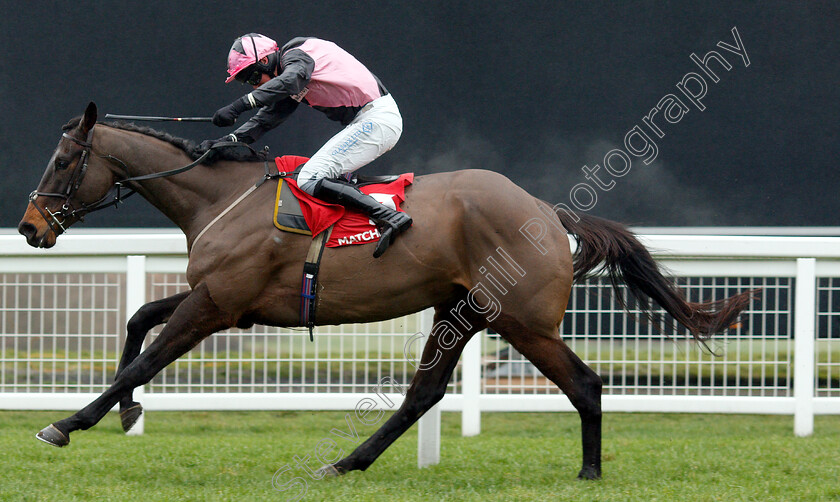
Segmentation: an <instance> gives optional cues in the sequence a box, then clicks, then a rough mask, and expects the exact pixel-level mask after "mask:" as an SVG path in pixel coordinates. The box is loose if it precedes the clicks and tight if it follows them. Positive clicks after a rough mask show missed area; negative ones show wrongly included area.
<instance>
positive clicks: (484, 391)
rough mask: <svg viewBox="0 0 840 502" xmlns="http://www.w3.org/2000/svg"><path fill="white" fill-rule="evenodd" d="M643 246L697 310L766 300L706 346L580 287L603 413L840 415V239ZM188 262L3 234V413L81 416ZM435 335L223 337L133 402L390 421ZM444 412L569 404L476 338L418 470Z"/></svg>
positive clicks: (426, 437)
mask: <svg viewBox="0 0 840 502" xmlns="http://www.w3.org/2000/svg"><path fill="white" fill-rule="evenodd" d="M641 239H642V241H643V242H644V243H645V244H646V245H647V246H649V248H650V249H651V250H652V252H653V253H654V255H655V256H656V257H657V259H658V260H659V261H660V262H661V264H662V265H664V266H665V267H666V268H667V269H668V270H669V271H670V273H671V274H672V275H673V276H675V277H677V278H678V279H679V280H680V281H681V283H682V284H683V286H684V289H685V291H686V294H687V295H688V297H689V299H690V300H692V301H701V300H713V299H721V298H724V297H726V296H729V295H731V294H733V293H735V292H737V291H743V290H746V289H757V288H760V289H761V291H760V293H758V300H757V301H756V302H754V304H753V305H752V306H751V307H750V309H749V310H748V311H746V313H745V315H744V321H743V322H742V323H739V324H737V325H735V326H733V327H732V328H731V329H730V330H728V332H727V333H725V334H723V335H720V336H717V337H715V338H714V339H713V340H712V341H711V342H710V343H709V349H710V350H711V351H712V353H710V351H709V350H708V349H705V348H703V347H702V346H700V345H698V344H696V343H694V342H691V341H689V340H688V338H687V336H686V333H685V330H684V329H681V328H679V327H678V326H675V325H674V323H673V320H672V319H670V318H669V317H668V316H663V318H662V320H661V321H660V322H658V323H655V324H651V323H639V322H637V321H636V318H635V317H634V316H632V315H630V316H628V315H627V314H625V313H624V312H623V311H622V309H621V308H620V306H619V305H618V303H617V301H616V300H615V298H614V295H612V294H611V293H610V291H609V290H610V287H609V286H608V284H607V283H606V282H604V281H603V280H601V279H600V278H595V279H592V280H589V281H587V282H586V283H584V284H581V285H577V286H575V288H574V290H573V294H572V298H571V299H570V303H569V309H568V310H567V315H566V319H565V321H564V322H563V325H562V327H561V334H562V336H563V337H564V339H565V340H566V341H567V343H569V345H570V346H571V347H572V349H573V350H574V351H575V352H576V353H577V354H578V355H580V357H581V358H582V359H583V360H584V361H586V362H587V363H588V364H590V365H591V366H592V368H593V369H594V370H595V371H597V372H598V373H599V374H601V375H602V377H603V379H604V397H603V409H604V411H608V412H615V411H624V412H703V413H706V412H709V413H773V414H790V415H794V417H795V419H794V432H795V433H796V434H797V435H808V434H811V433H812V431H813V416H814V414H840V237H761V236H732V235H718V236H710V235H705V236H690V235H642V236H641ZM514 258H515V257H514ZM186 263H187V258H186V244H185V240H184V238H183V236H182V235H181V234H179V233H174V232H166V231H162V232H155V233H149V232H131V231H121V232H119V233H118V232H114V231H112V232H111V233H103V232H95V231H94V232H88V233H83V232H78V233H72V234H70V235H65V236H62V237H61V238H60V239H59V240H58V244H57V245H56V246H55V247H54V248H53V249H50V250H36V249H33V248H30V247H29V246H27V245H26V243H25V242H24V239H23V238H22V237H21V236H19V235H11V234H10V232H9V233H7V234H6V235H0V287H2V292H0V294H2V298H0V302H2V304H0V308H2V319H1V320H0V323H1V324H2V325H0V409H27V410H36V409H51V410H59V409H60V410H76V409H79V408H81V407H82V406H84V405H85V404H87V403H88V402H90V401H91V400H93V399H94V398H95V397H96V396H97V395H98V394H99V393H100V392H102V391H103V390H104V389H105V388H106V387H107V386H108V384H109V382H111V381H112V379H113V374H114V372H115V370H116V367H117V363H118V360H119V354H120V351H121V348H122V343H123V339H124V336H125V323H126V321H127V319H128V318H129V317H130V315H131V314H133V313H134V312H135V311H136V310H137V309H138V308H139V307H140V306H141V305H142V304H143V303H145V302H147V301H151V300H154V299H159V298H162V297H164V296H169V295H172V294H174V293H177V292H179V291H183V290H184V289H186V288H187V285H186V283H185V278H184V271H185V269H186ZM633 307H634V306H633V305H632V304H631V308H633ZM430 324H431V322H430V313H429V312H426V313H420V314H415V315H412V316H407V317H405V318H401V319H395V320H392V321H388V322H381V323H375V324H370V325H348V326H329V327H320V328H318V329H317V330H316V332H315V342H314V343H312V342H310V341H309V336H308V334H307V333H306V332H305V331H304V330H300V329H296V330H290V329H279V328H270V327H264V326H255V327H254V328H252V329H250V330H231V331H229V332H225V333H221V334H218V335H215V336H212V337H210V338H209V339H207V340H206V341H204V342H203V343H202V344H200V345H199V346H198V347H196V349H194V350H193V351H191V352H190V353H189V354H187V355H185V356H184V357H182V358H181V359H180V360H179V361H176V362H175V363H173V364H172V365H170V366H169V367H168V368H166V370H164V372H162V373H161V374H160V375H159V376H157V377H156V378H155V379H154V380H153V381H152V382H150V383H149V384H148V385H146V386H145V387H144V388H143V389H138V391H137V392H136V398H137V399H138V400H139V401H141V402H142V403H143V406H144V407H145V408H146V409H147V410H353V409H354V408H356V407H357V405H360V404H361V403H362V402H366V403H367V404H365V405H364V406H371V402H373V403H377V404H378V405H379V406H380V407H381V408H383V409H385V410H388V409H390V408H393V407H394V406H397V405H399V403H400V402H401V400H402V394H401V393H400V390H401V389H402V387H401V386H405V385H407V383H408V381H409V380H410V379H411V376H412V374H413V372H414V366H413V364H412V361H411V360H410V359H411V358H412V357H415V355H416V354H417V353H418V351H419V349H420V347H421V345H422V337H419V336H416V334H417V333H424V334H428V333H429V331H430ZM154 336H156V332H153V333H152V335H151V337H150V338H149V339H147V343H148V342H149V341H150V340H151V339H153V338H154ZM412 340H413V341H414V342H417V343H414V342H412V343H409V342H410V341H412ZM407 354H408V355H407ZM376 398H378V399H376ZM371 399H373V401H371ZM440 410H444V411H461V412H463V415H462V416H463V432H464V434H466V435H472V434H477V433H478V432H479V431H480V413H481V412H489V411H572V410H573V408H572V407H571V405H570V403H569V401H568V400H567V399H566V398H565V397H564V396H562V395H561V394H560V393H559V391H558V390H557V388H556V387H555V386H554V385H553V384H552V383H551V382H548V381H547V380H546V379H545V378H544V377H543V376H542V375H540V374H539V372H537V371H536V370H535V369H534V368H533V367H532V366H531V365H530V364H528V363H527V361H524V360H523V359H522V357H521V356H520V355H519V354H517V353H516V352H515V351H513V350H511V349H510V348H509V346H508V345H507V344H505V343H504V342H503V341H502V340H500V339H499V338H498V337H497V336H495V335H494V334H492V333H490V334H488V333H481V335H480V336H476V337H475V338H474V339H473V341H471V342H470V344H469V345H468V347H467V350H465V352H464V355H463V357H462V361H461V364H460V365H459V367H458V369H457V370H456V372H455V374H454V375H453V378H452V381H451V382H450V386H449V392H448V393H447V395H446V397H445V398H444V399H443V401H442V402H441V403H440V404H439V405H438V406H437V407H436V409H435V410H433V411H432V412H430V413H428V414H427V415H426V416H425V417H424V418H423V421H422V422H421V425H420V438H421V444H422V445H425V447H421V455H420V456H421V464H429V463H434V462H435V461H436V459H437V457H436V455H437V445H438V444H439V431H438V425H439V424H438V422H437V421H438V420H439V416H440ZM139 429H140V432H142V423H140V424H139ZM424 455H425V457H424Z"/></svg>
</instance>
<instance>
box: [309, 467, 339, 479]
mask: <svg viewBox="0 0 840 502" xmlns="http://www.w3.org/2000/svg"><path fill="white" fill-rule="evenodd" d="M341 474H342V472H340V471H339V470H338V469H336V468H335V466H334V465H332V464H327V465H325V466H323V467H321V468H320V469H318V470H317V471H315V477H316V478H317V479H321V478H337V477H339V476H341Z"/></svg>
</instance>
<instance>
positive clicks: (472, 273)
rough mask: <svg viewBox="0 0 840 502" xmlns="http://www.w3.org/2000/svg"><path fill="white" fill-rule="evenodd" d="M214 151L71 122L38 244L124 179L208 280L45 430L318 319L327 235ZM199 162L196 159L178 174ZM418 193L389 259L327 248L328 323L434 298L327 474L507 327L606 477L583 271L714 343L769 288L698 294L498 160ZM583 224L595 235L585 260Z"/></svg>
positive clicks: (55, 439)
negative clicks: (400, 375)
mask: <svg viewBox="0 0 840 502" xmlns="http://www.w3.org/2000/svg"><path fill="white" fill-rule="evenodd" d="M196 157H197V154H196V150H195V144H194V143H193V142H191V141H188V140H184V139H180V138H176V137H173V136H170V135H169V134H165V133H160V132H157V131H154V130H152V129H149V128H145V127H140V126H136V125H134V124H131V123H110V122H109V123H105V122H97V109H96V105H95V104H94V103H92V102H91V103H90V104H89V105H88V107H87V109H86V110H85V112H84V114H83V115H82V116H80V117H77V118H76V119H73V120H71V121H70V122H69V123H68V124H67V125H65V126H64V128H63V133H62V136H61V138H60V139H59V143H58V146H57V147H56V149H55V151H54V153H53V154H52V157H51V158H50V160H49V163H48V164H47V168H46V171H45V172H44V175H43V178H42V179H41V181H40V184H39V186H38V188H37V190H36V191H34V192H33V193H32V195H30V201H29V204H28V206H27V208H26V212H25V214H24V216H23V219H22V220H21V222H20V224H19V226H18V230H19V232H20V233H21V234H23V235H24V236H25V237H26V240H27V242H28V243H29V244H30V245H31V246H34V247H41V248H49V247H52V246H53V245H54V244H55V242H56V239H57V238H58V237H59V235H60V234H61V233H63V232H64V231H65V230H66V229H67V228H69V227H70V226H71V225H73V224H74V223H76V222H78V221H81V220H82V219H83V218H84V216H85V215H86V214H88V213H90V212H92V211H94V210H97V209H101V208H102V207H106V206H108V205H111V204H115V203H116V201H118V200H120V199H121V195H120V194H119V193H117V195H116V197H114V200H111V201H110V202H109V197H112V195H109V194H113V190H114V188H113V187H115V186H116V187H117V188H118V192H119V189H131V190H134V191H136V193H139V194H141V195H142V196H143V197H144V198H145V199H146V200H147V201H148V202H150V203H151V204H152V205H153V206H155V207H156V208H157V209H159V210H160V211H162V212H163V213H164V214H165V215H166V216H167V217H168V218H169V219H170V220H172V222H173V223H175V224H176V225H177V226H178V227H179V228H180V229H181V230H182V231H183V233H184V235H185V236H186V240H187V247H188V253H189V264H188V266H187V271H186V277H187V281H188V283H189V286H190V289H189V290H188V291H184V292H181V293H178V294H176V295H173V296H170V297H168V298H164V299H160V300H156V301H153V302H151V303H148V304H146V305H144V306H143V307H142V308H140V309H139V310H138V312H137V313H136V314H134V315H133V316H132V317H131V319H130V320H129V322H128V324H127V335H126V340H125V347H124V350H123V353H122V356H121V359H120V363H119V366H118V369H117V372H116V375H115V378H114V382H113V384H112V385H111V386H110V387H109V388H108V389H107V390H106V391H105V392H103V393H102V394H101V395H100V396H99V397H98V398H97V399H95V400H94V401H93V402H91V403H90V404H89V405H87V406H86V407H84V408H83V409H81V410H79V411H78V412H76V413H75V414H73V415H71V416H70V417H68V418H65V419H63V420H59V421H57V422H55V423H53V424H51V425H49V426H47V427H45V428H44V429H43V430H41V431H40V432H39V433H38V434H37V437H38V439H40V440H42V441H45V442H47V443H49V444H52V445H54V446H59V447H61V446H66V445H68V444H69V442H70V433H72V432H74V431H76V430H79V429H82V430H85V429H88V428H90V427H92V426H93V425H95V424H96V423H98V422H99V421H100V420H101V419H102V418H103V416H104V415H105V414H106V413H107V412H108V411H109V410H110V409H111V408H112V407H113V406H115V405H116V404H117V403H119V404H120V416H121V419H122V425H123V428H124V429H125V430H126V431H127V430H128V429H129V428H130V427H131V426H132V425H133V424H134V422H135V421H136V420H137V418H138V417H139V415H140V413H141V411H142V407H141V405H140V403H137V402H135V401H134V399H133V390H134V389H135V388H136V387H138V386H140V385H143V384H145V383H147V382H149V381H150V380H151V379H152V378H153V377H154V376H155V375H156V374H157V373H158V372H160V371H161V370H162V369H163V368H164V367H166V366H167V365H168V364H170V363H171V362H173V361H175V360H176V359H177V358H178V357H180V356H182V355H183V354H185V353H186V352H187V351H189V350H190V349H192V348H193V347H195V346H196V345H197V344H198V343H199V342H201V341H202V340H204V339H205V338H207V337H209V336H210V335H212V334H213V333H216V332H218V331H221V330H224V329H228V328H231V327H240V328H246V327H250V326H252V325H253V324H255V323H259V324H264V325H271V326H283V327H294V326H299V325H300V322H301V321H300V317H299V304H300V281H301V275H300V272H301V267H302V263H303V261H304V257H305V256H306V254H307V250H308V248H309V246H310V243H311V239H312V238H311V237H309V236H304V235H298V234H294V233H283V232H280V231H279V230H277V229H276V228H275V227H274V226H273V225H272V224H271V221H270V215H272V214H273V206H274V204H275V198H274V193H273V191H272V190H270V189H268V188H267V187H265V185H269V186H270V185H273V183H264V184H263V185H261V186H262V188H259V187H258V186H260V185H259V184H255V183H254V179H255V178H258V175H259V174H261V173H262V172H263V167H264V163H263V162H261V161H258V160H257V161H255V159H251V160H244V161H243V160H232V158H227V157H225V156H224V155H222V156H220V157H221V158H219V159H217V160H215V161H214V162H213V163H212V164H211V165H205V164H203V163H197V162H196V159H195V158H196ZM188 162H192V164H191V166H193V165H194V167H193V168H192V169H189V170H187V169H176V170H175V171H177V174H174V175H170V174H172V170H173V168H175V167H177V166H183V165H184V164H185V163H188ZM167 170H169V171H167ZM255 187H257V188H255ZM246 191H250V192H251V193H250V194H249V195H248V196H247V197H243V196H242V195H241V194H243V193H245V192H246ZM237 196H239V197H238V199H237ZM406 199H407V200H406V201H405V202H404V205H403V207H404V209H405V210H406V211H407V212H408V213H410V214H411V215H412V217H413V219H414V224H413V226H412V227H411V228H410V229H409V230H408V231H406V232H405V233H404V234H402V235H401V236H400V237H399V238H398V239H397V240H396V241H395V242H394V244H393V245H392V246H391V247H390V248H389V250H388V252H387V253H385V254H384V255H383V256H382V257H380V258H375V259H374V258H372V256H371V252H370V250H369V249H368V248H369V246H364V245H358V246H346V247H341V248H327V249H326V250H325V252H324V254H323V262H322V265H321V270H320V276H319V289H318V292H317V314H318V315H317V323H318V324H319V325H328V324H342V323H364V322H374V321H380V320H385V319H391V318H394V317H398V316H403V315H407V314H410V313H413V312H418V311H421V310H423V309H426V308H429V307H433V308H434V311H435V314H434V324H433V328H432V332H431V334H429V336H428V339H427V342H426V344H425V347H424V349H423V352H422V355H421V358H420V364H419V366H418V370H417V371H416V373H415V375H414V377H413V378H412V380H411V382H410V384H409V387H408V389H407V392H406V394H405V399H404V401H403V403H402V405H401V406H400V407H399V409H398V410H397V411H396V412H395V413H394V414H393V415H392V416H391V417H390V418H389V419H388V420H387V421H386V422H385V423H384V424H383V425H382V426H381V427H380V428H379V430H378V431H377V432H376V433H374V434H373V435H372V436H371V437H370V438H369V439H367V440H366V441H365V442H364V443H362V444H361V445H359V446H358V447H357V448H356V449H355V450H354V451H352V452H351V453H350V454H349V455H347V456H346V457H344V458H342V459H340V460H338V461H337V462H335V463H332V464H328V465H325V466H324V467H322V469H321V472H322V474H329V475H341V474H345V473H347V472H350V471H353V470H362V471H364V470H365V469H367V468H368V467H369V466H370V465H371V464H372V463H373V462H374V461H375V460H376V459H377V458H378V457H379V456H380V455H381V454H382V453H383V452H384V451H385V449H386V448H388V446H390V445H391V444H392V443H393V442H394V441H395V440H396V439H397V438H398V437H400V435H402V434H403V433H404V432H405V431H406V430H407V429H408V428H409V427H410V426H411V425H412V424H413V423H414V422H415V421H417V420H418V419H419V418H420V417H421V416H422V415H423V414H424V413H425V412H426V411H428V410H429V409H430V408H431V407H432V406H433V405H434V404H435V403H437V402H438V401H440V399H441V398H442V397H443V395H444V393H445V391H446V386H447V383H448V382H449V379H450V377H451V375H452V372H453V370H454V368H455V366H456V363H457V361H458V359H459V357H460V354H461V352H462V350H463V348H464V345H465V344H466V343H467V341H468V340H469V339H470V338H471V337H472V336H473V335H474V334H475V333H476V332H478V331H480V330H482V329H485V328H488V327H489V328H492V329H493V330H495V331H496V332H497V333H499V334H500V335H501V336H502V337H503V338H504V339H505V340H506V341H507V342H509V343H510V344H511V345H512V346H513V347H514V348H515V349H516V350H517V351H519V352H520V353H521V354H523V355H524V356H525V357H526V358H527V359H528V360H530V361H531V362H532V363H533V364H534V365H535V366H536V367H537V368H538V369H539V371H541V372H542V374H543V375H545V376H546V377H547V378H548V379H550V380H551V381H552V382H553V383H554V384H555V385H557V386H558V387H559V388H560V389H561V390H562V391H563V393H564V394H565V395H566V396H567V397H568V399H569V400H570V401H571V403H572V405H573V406H574V408H575V409H576V410H577V412H578V414H579V416H580V421H581V443H582V450H583V452H582V467H581V469H580V471H579V473H578V477H579V478H584V479H596V478H599V477H600V476H601V422H602V415H601V387H602V381H601V378H600V377H599V376H598V375H597V374H596V373H595V372H594V371H593V370H592V369H591V368H589V367H588V366H587V365H586V364H585V363H584V362H583V361H581V360H580V358H578V357H577V356H576V355H575V354H574V353H573V352H572V351H571V350H570V348H569V347H568V346H567V345H566V344H565V343H564V342H563V340H562V339H561V337H560V334H559V326H560V323H561V321H562V320H563V316H564V313H565V310H566V306H567V303H568V300H569V296H570V293H571V288H572V284H573V283H574V282H576V281H580V280H582V279H584V278H586V277H589V276H591V275H593V274H605V275H606V276H607V277H608V278H609V280H610V281H611V282H612V286H613V287H614V288H615V289H616V291H617V296H619V297H621V296H622V295H621V294H620V291H621V290H619V288H620V285H621V284H622V283H623V284H625V285H626V287H627V289H626V291H628V299H630V297H631V296H632V297H633V298H635V299H636V300H638V304H637V308H640V309H641V310H642V311H643V312H644V313H645V315H646V316H648V317H651V318H653V317H652V316H654V309H655V306H654V303H655V304H658V305H659V306H661V307H662V308H663V309H664V310H665V311H666V312H667V313H668V314H670V315H671V316H673V318H674V319H675V320H676V321H677V322H679V323H680V324H682V325H683V326H684V327H686V328H687V329H688V331H689V332H690V333H691V335H692V336H693V337H694V338H696V339H697V340H706V339H708V338H709V337H710V336H711V335H712V334H714V333H716V332H719V331H722V330H724V329H726V328H727V327H728V326H730V325H731V324H732V323H733V322H734V321H735V319H736V318H737V317H738V316H739V314H740V313H741V312H742V311H743V310H744V309H745V308H746V307H747V306H748V304H749V302H750V301H751V298H752V292H750V291H746V292H741V293H738V294H736V295H733V296H732V297H730V298H727V299H724V300H718V301H715V302H705V303H702V302H697V303H695V302H688V301H687V300H686V299H685V297H684V295H683V294H682V292H681V290H680V288H679V286H678V285H677V284H676V283H675V282H674V281H673V280H672V279H669V278H668V277H666V275H664V273H663V272H662V271H661V270H660V268H659V267H658V265H657V263H656V262H655V261H654V259H653V258H652V256H651V255H650V253H649V252H648V250H647V249H646V248H645V247H644V246H643V245H642V244H641V243H640V242H639V240H637V238H636V237H635V236H634V235H633V234H632V233H631V232H630V231H629V230H628V229H627V228H626V227H624V226H623V225H621V224H619V223H616V222H612V221H608V220H605V219H601V218H597V217H594V216H590V215H585V214H577V213H574V212H571V211H566V210H564V209H562V208H560V209H558V208H555V207H554V206H552V205H551V204H549V203H547V202H545V201H542V200H540V199H538V198H535V197H533V196H531V195H529V194H528V193H527V192H526V191H524V190H523V189H521V188H520V187H518V186H516V185H515V184H514V183H513V182H511V181H510V180H508V179H507V178H506V177H504V176H502V175H500V174H497V173H494V172H490V171H484V170H464V171H454V172H446V173H439V174H429V175H425V176H418V177H416V178H415V181H414V183H413V184H412V185H410V186H409V187H408V188H407V197H406ZM237 200H239V203H238V204H235V203H234V202H236V201H237ZM569 235H572V236H573V238H574V239H576V240H577V242H578V246H577V249H576V251H575V253H574V255H573V254H572V251H571V245H570V240H569ZM491 272H492V273H491ZM625 308H626V305H625ZM160 324H164V327H163V328H162V331H161V332H160V335H159V336H158V337H157V338H156V339H155V340H154V341H153V342H152V343H151V344H150V345H149V347H148V348H147V349H146V350H145V351H144V352H143V353H142V354H141V353H140V348H141V344H142V342H143V340H144V338H145V337H146V335H147V332H148V331H149V330H150V329H151V328H153V327H154V326H157V325H160Z"/></svg>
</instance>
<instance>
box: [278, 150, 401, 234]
mask: <svg viewBox="0 0 840 502" xmlns="http://www.w3.org/2000/svg"><path fill="white" fill-rule="evenodd" d="M307 160H309V159H308V158H307V157H298V156H295V155H286V156H283V157H277V158H276V159H275V163H276V164H277V169H278V170H279V171H280V172H281V173H288V172H292V171H294V170H295V169H296V168H297V167H298V166H299V165H301V164H303V163H304V162H306V161H307ZM283 182H284V183H287V184H288V186H289V188H291V190H292V192H293V193H294V194H295V196H296V197H297V199H298V202H300V209H301V212H302V213H303V217H304V218H305V219H306V224H307V225H309V229H310V230H311V231H312V237H313V238H314V237H315V236H316V235H318V234H320V233H321V232H323V231H324V230H326V229H327V228H329V227H330V225H332V224H335V227H334V228H333V231H332V234H330V239H329V240H328V241H327V247H339V246H348V245H353V244H367V243H369V242H376V241H378V240H379V231H378V230H377V229H376V225H374V223H373V221H371V220H370V218H368V217H367V216H365V215H364V214H363V213H361V212H359V211H355V210H352V209H345V208H344V206H340V205H338V204H330V203H328V202H324V201H322V200H320V199H316V198H315V197H313V196H311V195H309V194H308V193H306V192H304V191H303V190H301V189H300V187H299V186H298V184H297V182H296V181H295V180H293V179H291V178H286V179H284V180H283ZM412 182H414V173H406V174H403V175H401V176H400V177H399V178H397V179H396V180H395V181H392V182H390V183H376V184H370V185H362V186H360V187H359V189H360V190H361V191H362V192H363V193H366V194H368V195H370V196H372V197H373V198H375V199H376V200H377V201H379V202H380V203H383V204H385V205H387V206H389V207H391V208H392V209H396V210H397V211H402V209H400V204H401V203H402V202H403V201H405V187H407V186H408V185H410V184H411V183H412Z"/></svg>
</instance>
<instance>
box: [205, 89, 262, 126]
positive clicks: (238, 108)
mask: <svg viewBox="0 0 840 502" xmlns="http://www.w3.org/2000/svg"><path fill="white" fill-rule="evenodd" d="M251 108H253V107H252V106H251V103H250V101H248V95H246V96H242V97H241V98H239V99H237V100H236V101H234V102H233V103H231V104H229V105H227V106H225V107H224V108H219V110H218V111H217V112H216V113H215V114H214V115H213V124H214V125H217V126H219V127H230V126H232V125H233V123H234V122H236V119H237V118H238V117H239V115H240V114H242V112H245V111H248V110H250V109H251Z"/></svg>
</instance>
